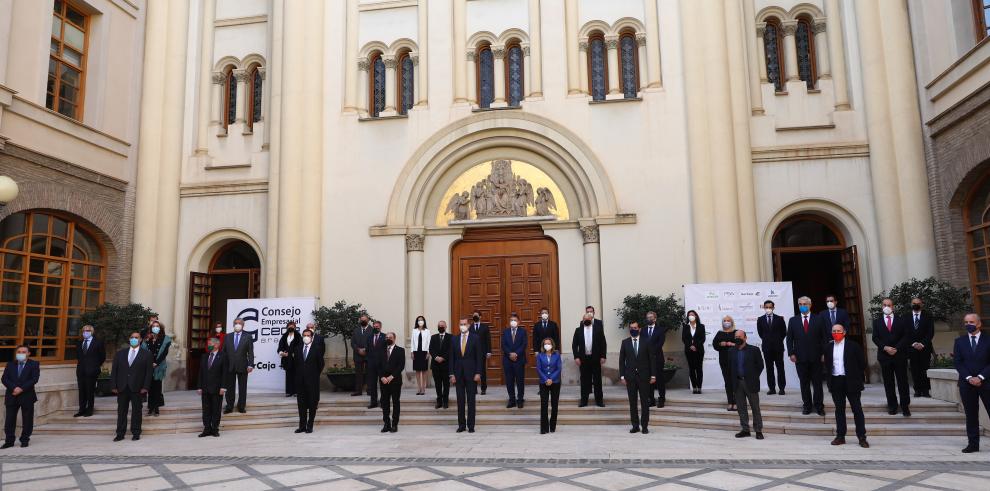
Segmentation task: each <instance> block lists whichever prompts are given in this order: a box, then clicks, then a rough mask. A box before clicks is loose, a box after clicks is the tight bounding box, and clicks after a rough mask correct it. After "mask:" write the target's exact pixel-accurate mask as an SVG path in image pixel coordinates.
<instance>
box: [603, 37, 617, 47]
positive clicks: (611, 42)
mask: <svg viewBox="0 0 990 491" xmlns="http://www.w3.org/2000/svg"><path fill="white" fill-rule="evenodd" d="M605 47H606V48H608V49H616V48H618V47H619V37H618V36H606V37H605Z"/></svg>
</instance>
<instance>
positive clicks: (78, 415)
mask: <svg viewBox="0 0 990 491" xmlns="http://www.w3.org/2000/svg"><path fill="white" fill-rule="evenodd" d="M84 415H86V413H85V412H83V411H79V412H78V413H76V414H73V415H72V417H73V418H78V417H80V416H84Z"/></svg>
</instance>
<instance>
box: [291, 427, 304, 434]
mask: <svg viewBox="0 0 990 491" xmlns="http://www.w3.org/2000/svg"><path fill="white" fill-rule="evenodd" d="M304 431H306V428H296V431H293V433H302V432H304Z"/></svg>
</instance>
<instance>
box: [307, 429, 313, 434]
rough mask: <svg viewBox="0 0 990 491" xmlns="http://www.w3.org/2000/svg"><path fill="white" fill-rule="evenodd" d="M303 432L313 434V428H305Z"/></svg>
mask: <svg viewBox="0 0 990 491" xmlns="http://www.w3.org/2000/svg"><path fill="white" fill-rule="evenodd" d="M305 432H306V433H312V432H313V428H306V431H305Z"/></svg>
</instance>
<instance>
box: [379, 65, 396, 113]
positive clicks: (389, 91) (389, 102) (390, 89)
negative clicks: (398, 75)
mask: <svg viewBox="0 0 990 491" xmlns="http://www.w3.org/2000/svg"><path fill="white" fill-rule="evenodd" d="M382 61H383V62H384V63H385V110H384V111H382V112H381V114H379V116H395V115H396V114H398V113H397V112H396V110H395V100H396V98H395V92H396V89H398V87H399V85H398V84H396V83H395V65H396V60H395V57H394V56H392V55H385V56H382Z"/></svg>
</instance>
